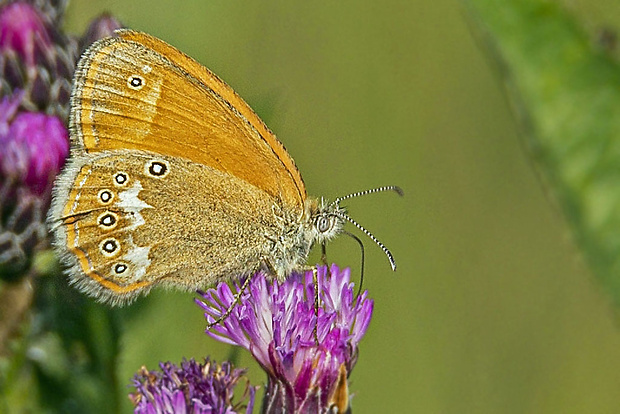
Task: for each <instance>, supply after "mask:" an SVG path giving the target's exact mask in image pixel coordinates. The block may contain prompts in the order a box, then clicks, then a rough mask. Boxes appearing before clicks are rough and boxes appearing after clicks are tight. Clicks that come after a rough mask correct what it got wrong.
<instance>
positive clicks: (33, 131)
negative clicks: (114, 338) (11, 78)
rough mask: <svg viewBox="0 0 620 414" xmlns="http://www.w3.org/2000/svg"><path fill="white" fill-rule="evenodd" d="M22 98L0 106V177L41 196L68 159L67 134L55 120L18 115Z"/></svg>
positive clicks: (18, 96)
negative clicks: (0, 150) (22, 185)
mask: <svg viewBox="0 0 620 414" xmlns="http://www.w3.org/2000/svg"><path fill="white" fill-rule="evenodd" d="M22 96H23V93H21V92H18V93H17V94H16V96H13V97H11V98H4V99H3V100H2V102H0V148H2V152H1V153H0V173H1V174H2V176H3V177H4V178H5V179H8V180H9V181H11V182H17V183H20V184H24V185H25V186H27V187H28V188H29V189H30V190H31V191H32V192H33V193H35V194H36V195H43V194H45V193H49V191H50V190H49V187H50V185H51V183H52V181H53V179H54V177H55V176H56V174H58V173H59V172H60V168H61V167H62V166H63V164H64V162H65V158H66V157H67V155H69V133H68V131H67V128H66V127H65V126H64V124H63V122H62V121H61V120H60V119H59V118H58V117H56V116H53V115H46V114H44V113H41V112H17V108H18V106H19V104H20V102H21V99H22Z"/></svg>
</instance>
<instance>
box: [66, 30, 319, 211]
mask: <svg viewBox="0 0 620 414" xmlns="http://www.w3.org/2000/svg"><path fill="white" fill-rule="evenodd" d="M117 35H118V37H113V38H107V39H103V40H101V41H99V42H97V43H95V44H94V45H92V46H91V47H90V48H89V49H88V51H87V52H86V53H85V54H84V56H83V57H82V61H81V64H80V66H79V67H78V69H77V71H76V75H75V81H74V89H73V96H72V107H73V111H72V113H71V122H70V123H71V131H72V137H74V138H75V139H77V142H75V145H76V146H77V147H78V148H79V149H80V150H81V151H85V152H88V153H91V152H98V151H105V150H117V149H137V150H144V151H151V152H155V153H159V154H165V155H171V156H177V157H183V158H186V159H189V160H191V161H194V162H197V163H200V164H204V165H208V166H210V167H213V168H216V169H218V170H220V171H223V172H226V173H229V174H232V175H234V176H236V177H239V178H241V179H243V180H245V181H247V182H249V183H251V184H253V185H255V186H256V187H258V188H260V189H262V190H263V191H265V192H266V193H268V194H270V195H272V196H273V197H276V198H278V199H280V200H281V201H282V202H283V203H284V204H285V205H288V206H291V207H296V208H298V209H300V211H303V205H304V201H305V199H306V196H307V194H306V189H305V186H304V182H303V180H302V178H301V175H300V173H299V171H298V170H297V168H296V166H295V162H294V161H293V159H292V158H291V157H290V155H289V154H288V153H287V151H286V149H285V148H284V146H283V145H282V144H281V143H280V141H278V139H277V138H276V137H275V135H274V134H273V133H272V132H271V131H270V130H269V129H268V128H267V127H266V126H265V124H264V123H263V122H262V121H261V120H260V118H259V117H258V116H257V115H256V114H255V113H254V111H252V109H251V108H250V107H249V106H248V104H246V103H245V102H244V101H243V99H241V98H240V97H239V96H238V95H237V94H236V93H235V92H234V91H233V90H232V89H231V88H230V87H229V86H228V85H227V84H226V83H224V82H223V81H222V80H221V79H220V78H218V77H217V76H216V75H215V74H213V73H212V72H211V71H209V70H208V69H207V68H205V67H204V66H202V65H200V64H199V63H198V62H196V61H195V60H193V59H192V58H190V57H189V56H187V55H185V54H184V53H183V52H181V51H179V50H177V49H176V48H174V47H172V46H170V45H168V44H166V43H165V42H163V41H161V40H159V39H157V38H155V37H153V36H150V35H147V34H145V33H140V32H135V31H131V30H119V31H117Z"/></svg>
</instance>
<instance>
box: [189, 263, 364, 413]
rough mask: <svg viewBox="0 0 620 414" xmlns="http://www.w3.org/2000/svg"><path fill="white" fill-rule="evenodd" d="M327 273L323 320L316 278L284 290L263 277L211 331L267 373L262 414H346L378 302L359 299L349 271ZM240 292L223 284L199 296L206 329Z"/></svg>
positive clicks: (321, 277) (297, 278)
mask: <svg viewBox="0 0 620 414" xmlns="http://www.w3.org/2000/svg"><path fill="white" fill-rule="evenodd" d="M330 273H331V277H330V276H328V272H327V267H320V268H319V270H318V285H319V298H320V304H321V305H320V307H319V310H318V320H317V316H316V314H315V309H314V301H315V292H314V282H313V276H312V272H311V271H309V272H306V273H305V274H303V275H293V276H291V277H290V278H289V279H287V280H286V281H285V282H284V283H282V284H278V283H277V282H276V281H273V282H268V281H267V280H266V278H265V276H264V275H263V274H260V273H259V274H257V275H255V276H253V277H252V280H251V281H250V283H249V292H247V291H246V292H245V293H243V295H242V296H241V301H240V302H241V303H240V304H239V305H237V306H235V308H234V309H233V311H232V312H231V314H230V316H229V317H228V318H226V319H225V320H224V321H222V322H221V323H220V324H218V325H216V326H213V327H212V328H211V329H210V330H208V331H207V334H208V335H210V336H211V337H213V338H215V339H217V340H219V341H222V342H225V343H228V344H232V345H238V346H241V347H243V348H245V349H247V350H248V351H250V353H252V355H253V356H254V358H256V360H257V361H258V362H259V364H260V365H261V366H262V367H263V369H264V370H265V371H266V372H267V374H268V385H267V388H266V391H265V392H266V394H265V400H264V402H263V412H265V413H275V412H291V413H292V412H295V413H335V412H340V413H342V412H346V411H347V409H348V406H349V394H348V380H347V378H348V376H349V375H350V373H351V371H352V369H353V367H354V366H355V363H356V362H357V356H358V344H359V342H360V340H361V339H362V337H363V336H364V334H365V333H366V329H367V328H368V325H369V323H370V319H371V316H372V310H373V301H372V300H370V299H368V298H367V292H364V293H363V294H362V295H360V296H359V297H357V298H354V294H353V284H352V283H350V282H349V280H350V270H349V269H345V270H342V271H341V270H340V269H339V268H338V267H337V266H336V265H332V267H331V269H330ZM238 290H239V285H238V284H237V285H236V291H237V292H238ZM235 293H236V292H233V291H231V289H230V287H229V286H228V285H227V284H225V283H220V284H219V285H218V286H217V287H216V288H215V289H209V291H207V292H206V293H201V295H202V296H203V299H202V300H197V303H198V304H199V305H200V306H201V307H202V308H203V309H204V310H205V317H206V319H207V322H208V323H212V322H214V321H215V320H217V319H218V318H219V317H220V316H222V315H223V314H224V313H225V312H226V310H227V309H228V308H229V306H230V305H231V304H232V303H233V300H234V296H235ZM315 327H316V339H315V337H314V329H315Z"/></svg>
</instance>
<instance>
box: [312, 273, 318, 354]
mask: <svg viewBox="0 0 620 414" xmlns="http://www.w3.org/2000/svg"><path fill="white" fill-rule="evenodd" d="M312 282H313V284H314V316H315V318H316V320H315V322H314V329H313V330H312V333H313V334H314V342H315V343H316V344H317V345H318V344H319V337H318V333H317V326H318V324H319V272H318V270H317V268H316V266H314V267H313V268H312Z"/></svg>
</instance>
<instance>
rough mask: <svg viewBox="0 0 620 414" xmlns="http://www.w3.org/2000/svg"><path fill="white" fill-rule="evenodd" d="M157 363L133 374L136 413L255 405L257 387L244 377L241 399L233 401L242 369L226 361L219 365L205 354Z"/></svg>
mask: <svg viewBox="0 0 620 414" xmlns="http://www.w3.org/2000/svg"><path fill="white" fill-rule="evenodd" d="M159 366H160V368H161V371H148V370H147V369H146V368H145V367H142V369H141V370H140V371H139V372H138V373H137V374H136V375H135V376H134V379H133V381H132V382H133V386H134V387H135V388H136V393H133V394H130V396H129V397H130V399H131V400H132V402H133V403H134V406H135V409H134V412H135V413H140V414H151V413H152V414H155V413H195V414H198V413H205V414H207V413H208V414H220V413H221V414H233V413H237V412H239V410H242V409H243V408H244V407H245V408H246V410H245V412H246V413H248V414H249V413H251V412H252V410H253V408H254V396H255V393H256V387H252V386H250V385H249V381H247V379H246V388H245V390H244V393H243V397H242V401H239V402H233V399H234V390H235V387H236V386H237V383H238V382H239V381H240V380H242V379H244V378H245V377H244V375H245V370H242V369H233V367H232V364H230V363H229V362H223V363H222V364H221V365H218V364H217V363H215V362H212V361H210V360H209V358H205V362H204V364H199V363H197V362H196V361H194V360H193V359H190V360H189V361H187V360H183V362H182V363H181V366H180V367H177V366H176V365H174V364H172V363H170V362H165V363H163V362H162V363H160V364H159ZM246 400H247V401H246Z"/></svg>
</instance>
